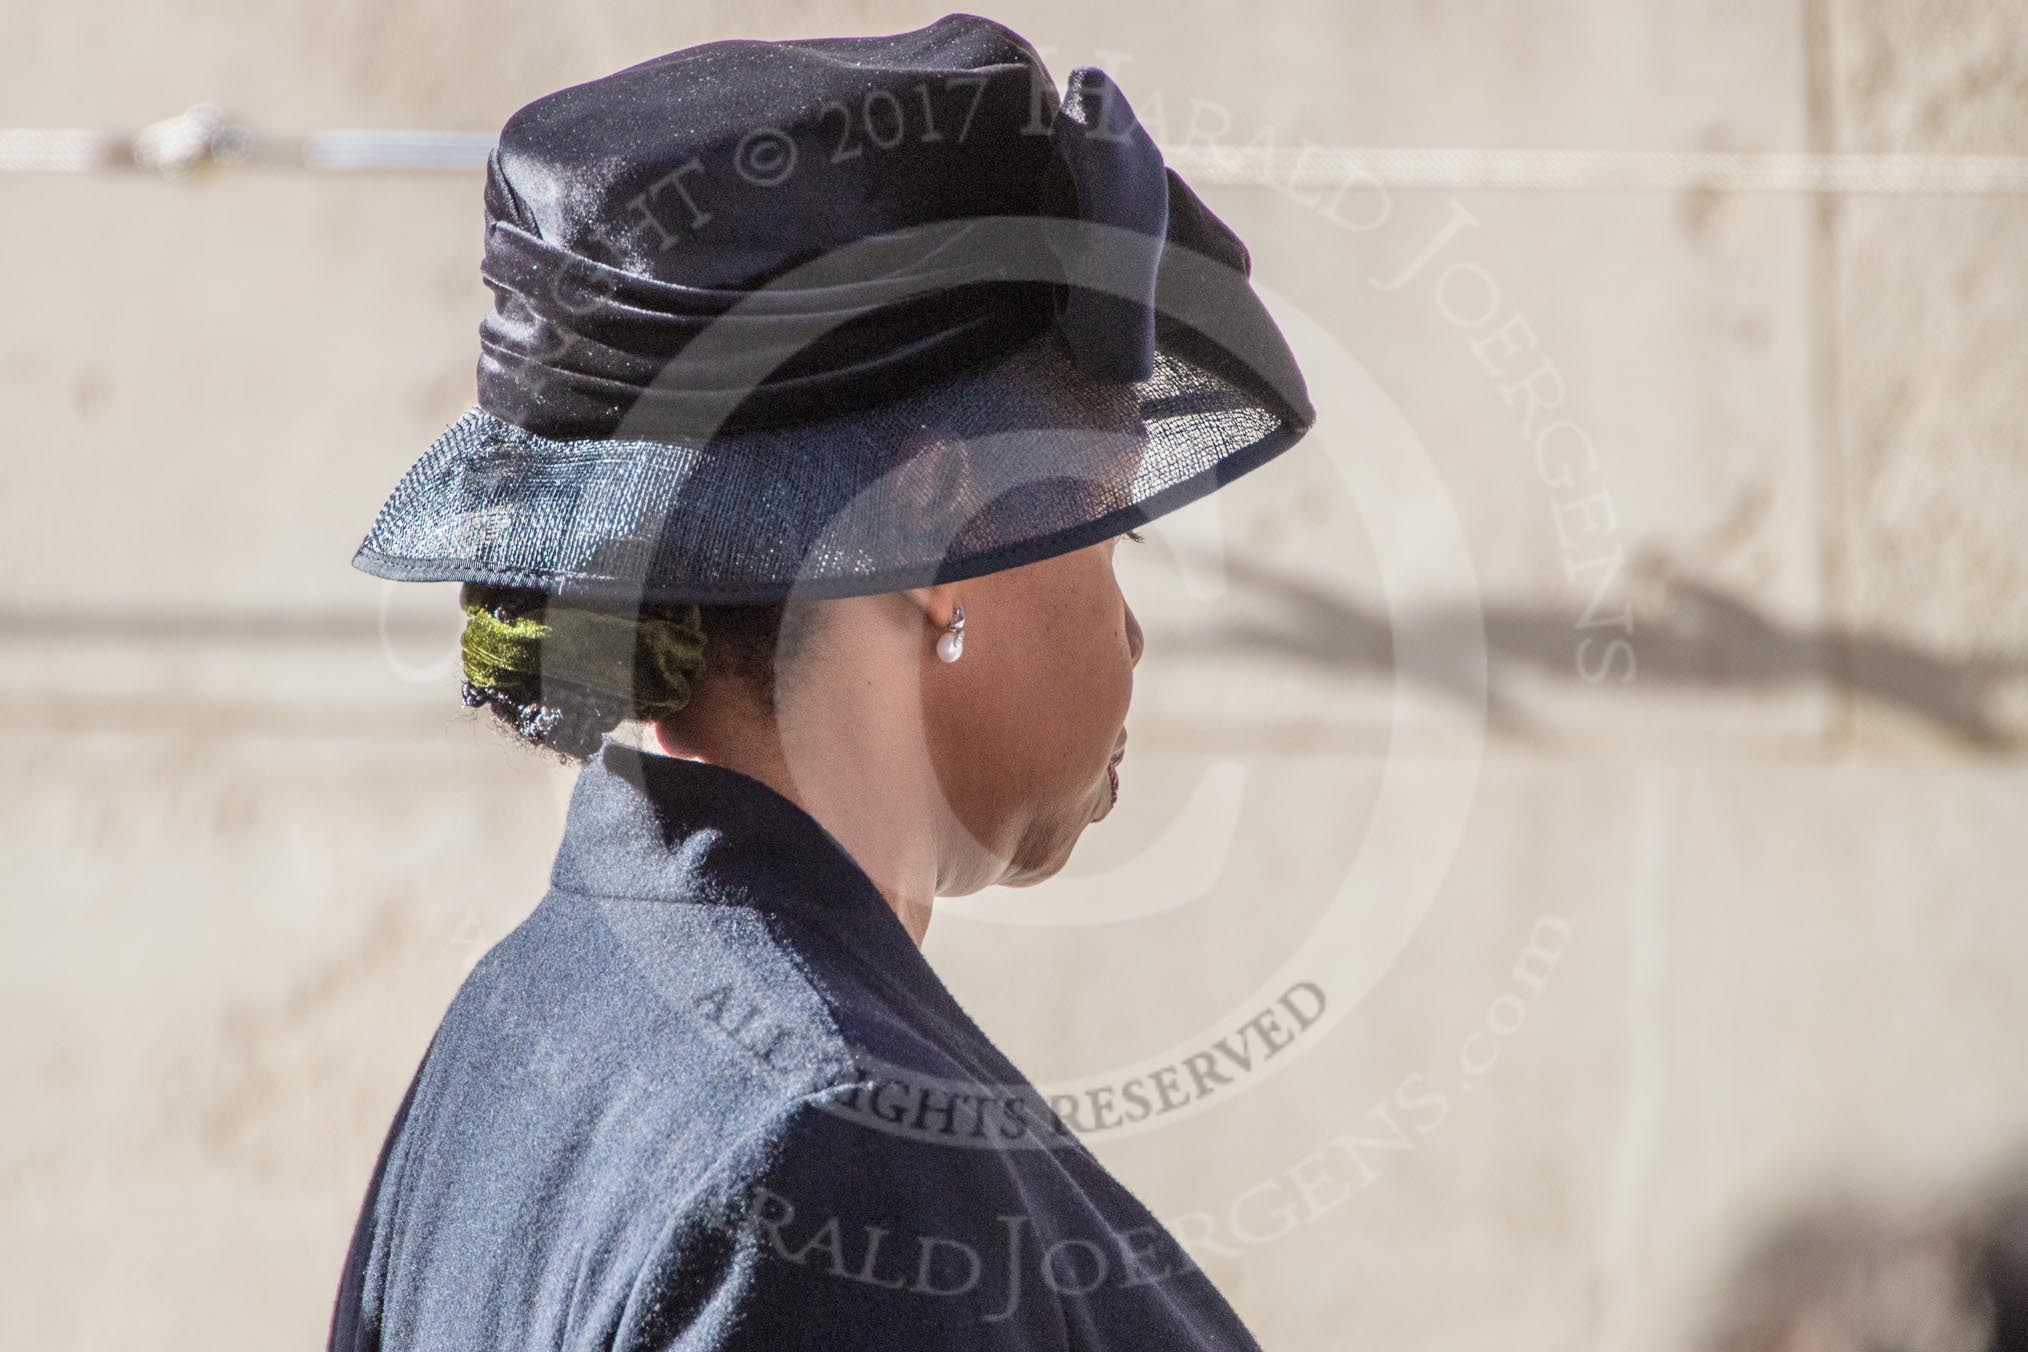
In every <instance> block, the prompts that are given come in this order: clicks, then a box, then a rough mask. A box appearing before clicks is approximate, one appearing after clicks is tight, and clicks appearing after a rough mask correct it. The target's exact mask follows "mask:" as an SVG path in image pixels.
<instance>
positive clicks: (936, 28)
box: [330, 14, 1313, 1352]
mask: <svg viewBox="0 0 2028 1352" xmlns="http://www.w3.org/2000/svg"><path fill="white" fill-rule="evenodd" d="M485 201H486V221H487V224H486V238H485V254H484V265H483V274H484V276H485V279H486V281H487V283H488V285H489V286H491V287H492V289H493V291H494V293H495V304H494V308H493V311H492V313H490V314H489V315H488V316H487V317H486V319H485V321H484V323H483V324H482V326H481V348H482V355H481V359H480V364H479V401H478V405H477V406H476V407H475V408H473V409H472V410H471V411H470V412H468V413H467V414H466V415H465V416H464V417H463V418H461V419H460V420H459V421H458V422H457V423H455V424H453V425H452V426H451V427H450V428H449V429H448V430H447V431H446V432H445V433H444V434H443V435H442V436H441V437H440V438H439V439H438V441H437V442H436V444H435V445H433V446H432V447H431V448H430V449H429V450H428V452H427V453H426V454H425V455H424V456H423V457H422V459H421V460H420V461H418V462H417V464H416V465H415V466H414V467H413V468H412V469H411V470H410V471H409V473H408V475H407V476H406V477H405V478H404V479H403V480H402V481H401V482H400V484H399V485H397V487H396V488H395V490H394V492H393V493H392V495H391V496H390V497H389V498H388V500H387V503H386V505H385V506H384V507H383V508H382V509H381V512H380V515H379V518H378V519H377V520H376V522H375V523H374V526H373V528H372V531H371V532H370V534H369V535H368V536H367V538H366V540H365V542H364V544H363V545H362V546H361V548H360V550H359V553H358V555H357V556H356V558H355V560H354V562H355V564H356V566H358V567H360V568H362V569H363V570H365V571H366V572H369V573H371V574H374V575H376V576H379V577H384V578H394V579H401V580H407V581H424V582H427V581H439V582H441V581H455V582H459V583H461V584H462V587H461V600H462V604H463V609H464V615H465V629H464V633H463V638H462V652H463V661H464V683H463V690H462V693H463V698H464V701H465V703H466V704H467V705H470V706H472V707H475V708H476V707H481V706H483V707H486V708H489V709H490V710H491V711H492V713H493V714H495V715H498V717H499V718H500V719H501V720H502V722H503V724H504V726H506V727H507V728H509V729H511V731H512V733H513V735H514V736H515V737H517V738H519V739H521V740H522V741H525V742H526V743H528V744H531V745H533V746H535V747H537V748H541V749H543V750H545V751H546V752H548V753H552V754H555V755H560V756H563V757H566V758H568V759H569V760H571V761H574V762H579V763H581V766H582V768H581V769H580V770H579V772H578V779H577V783H576V788H575V790H574V793H573V796H572V798H571V802H570V806H569V810H568V814H567V818H566V821H565V824H564V830H563V837H562V841H561V844H560V846H559V848H558V850H557V852H556V856H555V863H554V867H553V869H552V871H551V875H550V878H549V880H548V884H549V885H548V890H547V892H546V894H544V895H542V896H541V898H540V901H539V903H538V904H536V905H535V906H534V909H533V911H532V913H531V914H530V915H529V916H528V918H527V919H526V920H525V921H524V922H523V923H522V924H521V925H519V926H518V927H517V928H516V929H515V930H514V931H513V932H512V933H511V934H509V935H508V936H507V937H506V938H505V939H504V940H502V941H501V943H500V944H498V945H497V946H496V947H494V948H493V949H492V950H491V951H490V952H489V953H487V954H486V955H485V957H484V958H482V959H481V960H480V962H479V963H478V964H477V966H476V967H475V969H474V970H473V972H472V973H471V975H470V977H469V978H468V979H467V981H466V982H465V984H464V986H463V988H462V989H461V990H460V991H459V993H458V995H457V996H456V998H455V1000H454V1001H453V1003H452V1005H451V1007H450V1009H449V1010H448V1012H447V1013H446V1015H445V1017H444V1020H443V1022H442V1025H441V1026H440V1027H439V1029H438V1030H437V1033H436V1035H435V1037H434V1039H433V1041H432V1042H431V1044H430V1047H429V1050H428V1052H427V1053H426V1055H425V1056H424V1058H423V1061H422V1063H421V1065H420V1066H419V1068H418V1069H417V1071H416V1075H415V1078H414V1080H413V1082H412V1084H411V1085H410V1088H409V1091H408V1094H407V1096H406V1098H405V1099H404V1101H403V1103H402V1105H401V1107H400V1109H399V1111H398V1112H397V1114H396V1116H395V1120H394V1123H393V1125H392V1127H391V1128H390V1130H389V1133H388V1136H387V1141H386V1145H385V1147H384V1149H383V1150H382V1153H381V1157H380V1160H379V1163H378V1165H377V1166H376V1168H375V1171H374V1175H373V1178H372V1181H371V1183H370V1185H369V1187H368V1188H367V1192H366V1197H365V1202H364V1206H363V1208H362V1211H361V1214H360V1217H359V1222H358V1225H357V1227H356V1230H355V1233H354V1238H353V1244H352V1249H351V1253H350V1254H349V1256H348V1259H347V1262H346V1264H345V1270H344V1273H343V1277H342V1282H341V1287H340V1290H339V1293H338V1299H337V1303H336V1308H335V1310H334V1316H333V1320H332V1328H331V1337H330V1344H331V1346H332V1347H333V1348H334V1349H345V1350H346V1352H352V1350H353V1349H369V1348H372V1349H390V1350H392V1349H402V1350H403V1352H406V1350H407V1349H421V1348H431V1349H438V1348H472V1349H486V1352H501V1350H502V1349H521V1348H614V1349H629V1350H633V1349H678V1348H682V1349H692V1348H694V1349H706V1348H712V1349H732V1348H738V1349H765V1350H766V1352H783V1350H784V1349H798V1348H811V1349H816V1348H823V1349H843V1348H869V1349H870V1348H880V1349H884V1350H886V1352H894V1350H895V1349H914V1348H923V1349H928V1348H938V1349H949V1348H966V1349H989V1348H1024V1349H1026V1348H1035V1349H1040V1348H1104V1349H1119V1348H1178V1347H1205V1348H1214V1347H1215V1348H1251V1347H1254V1346H1255V1343H1254V1341H1253V1339H1252V1338H1251V1337H1250V1336H1249V1335H1248V1333H1247V1332H1246V1330H1245V1328H1244V1327H1243V1325H1242V1324H1241V1322H1240V1320H1239V1318H1238V1317H1237V1316H1236V1315H1235V1314H1234V1312H1233V1310H1232V1309H1231V1308H1230V1307H1229V1306H1228V1305H1227V1303H1226V1302H1225V1301H1224V1300H1223V1299H1222V1298H1221V1297H1220V1295H1219V1293H1218V1292H1217V1291H1216V1290H1215V1289H1214V1288H1213V1286H1212V1285H1211V1283H1210V1282H1209V1281H1208V1279H1207V1278H1206V1277H1205V1275H1204V1274H1203V1273H1202V1272H1201V1271H1200V1270H1199V1269H1198V1268H1197V1267H1196V1266H1195V1265H1194V1264H1193V1263H1192V1262H1191V1261H1190V1259H1189V1257H1188V1255H1187V1254H1185V1253H1184V1252H1183V1250H1182V1249H1181V1247H1180V1246H1179V1245H1178V1244H1177V1242H1176V1240H1175V1238H1174V1237H1173V1236H1172V1235H1170V1234H1169V1233H1168V1232H1167V1230H1166V1229H1164V1227H1163V1226H1162V1225H1161V1224H1159V1223H1158V1222H1157V1221H1156V1220H1155V1218H1154V1217H1153V1216H1152V1215H1151V1214H1150V1213H1149V1211H1148V1209H1147V1208H1146V1207H1145V1206H1144V1205H1143V1204H1142V1203H1141V1202H1140V1201H1139V1200H1138V1199H1137V1198H1136V1197H1135V1196H1134V1195H1133V1194H1132V1193H1130V1192H1129V1191H1128V1190H1127V1189H1126V1188H1125V1187H1124V1186H1123V1185H1122V1184H1121V1183H1120V1182H1118V1181H1117V1180H1116V1179H1114V1178H1113V1177H1112V1176H1111V1175H1110V1174H1109V1173H1108V1172H1107V1170H1106V1169H1105V1168H1104V1167H1103V1166H1102V1165H1101V1164H1100V1163H1099V1162H1098V1160H1097V1159H1095V1158H1094V1157H1093V1156H1092V1155H1091V1154H1090V1152H1089V1151H1088V1150H1087V1149H1086V1148H1085V1147H1084V1146H1083V1144H1082V1143H1081V1142H1080V1141H1079V1140H1078V1139H1077V1137H1076V1135H1075V1134H1074V1133H1073V1132H1072V1131H1071V1130H1070V1129H1069V1128H1068V1127H1067V1126H1066V1125H1065V1124H1064V1123H1063V1122H1061V1121H1060V1120H1058V1119H1057V1118H1056V1117H1055V1115H1054V1114H1053V1113H1051V1111H1050V1110H1049V1107H1048V1105H1047V1104H1046V1102H1045V1101H1044V1100H1043V1099H1042V1097H1041V1096H1040V1095H1039V1094H1038V1093H1037V1092H1036V1090H1035V1088H1034V1086H1033V1085H1032V1084H1031V1083H1030V1082H1029V1081H1028V1080H1027V1078H1026V1077H1025V1076H1024V1075H1023V1074H1022V1073H1021V1072H1020V1071H1019V1070H1018V1069H1016V1068H1015V1067H1014V1066H1013V1065H1011V1064H1010V1063H1009V1062H1008V1060H1007V1058H1006V1057H1005V1056H1004V1055H1002V1053H1001V1052H1000V1051H999V1050H998V1048H996V1047H995V1045H994V1043H993V1041H992V1040H991V1039H990V1038H989V1037H988V1036H987V1035H986V1034H985V1033H984V1032H983V1031H981V1030H980V1029H979V1027H978V1026H977V1025H976V1024H974V1023H973V1021H972V1020H971V1019H970V1018H969V1017H968V1015H967V1014H966V1012H965V1010H964V1009H963V1008H962V1007H961V1006H960V1005H959V1003H958V1002H957V1000H955V999H954V998H953V997H952V995H951V993H950V992H949V991H948V990H947V989H946V988H945V987H944V985H943V984H942V982H941V981H939V979H938V978H937V976H936V974H935V972H934V971H933V970H932V969H931V968H930V967H929V965H928V964H927V963H926V961H925V960H924V958H923V955H922V952H921V944H922V941H923V938H924V935H925V932H926V931H927V929H928V927H929V925H930V923H931V921H932V919H933V916H934V913H935V909H934V908H935V903H936V899H937V898H939V897H948V896H962V895H965V894H969V893H973V892H976V891H978V890H980V889H981V888H986V887H991V886H996V885H1003V886H1006V885H1011V886H1025V885H1029V884H1033V883H1036V882H1040V881H1042V880H1044V879H1046V878H1049V877H1050V876H1052V875H1053V874H1055V873H1056V872H1058V871H1059V870H1060V869H1061V868H1062V867H1063V865H1064V863H1065V861H1066V860H1067V859H1068V857H1069V856H1070V853H1071V851H1072V849H1073V847H1074V846H1075V845H1076V843H1077V841H1078V838H1079V836H1080V835H1081V834H1082V833H1083V831H1084V830H1085V829H1086V828H1087V827H1089V826H1090V825H1091V824H1092V823H1093V822H1096V821H1098V820H1100V819H1102V818H1103V817H1105V815H1106V814H1107V813H1108V812H1109V811H1110V810H1111V808H1112V805H1113V803H1114V801H1115V798H1116V796H1117V794H1118V793H1119V791H1120V778H1119V765H1120V761H1121V756H1122V753H1123V751H1124V748H1125V745H1126V732H1125V719H1126V715H1127V711H1128V705H1129V702H1130V700H1131V695H1132V689H1133V677H1134V670H1135V667H1136V665H1137V664H1138V663H1139V662H1140V660H1141V658H1142V654H1143V642H1142V635H1141V630H1140V626H1139V625H1138V624H1137V623H1136V621H1135V618H1134V613H1133V611H1132V609H1131V608H1130V607H1129V606H1128V604H1127V603H1126V600H1125V599H1124V598H1123V596H1122V595H1121V592H1120V589H1119V586H1118V583H1117V581H1116V580H1115V576H1114V571H1113V564H1114V555H1115V551H1116V550H1117V549H1118V548H1120V547H1122V542H1123V541H1126V542H1132V541H1135V540H1138V539H1139V538H1140V536H1139V534H1138V533H1137V532H1136V531H1135V530H1134V527H1135V526H1137V525H1140V524H1145V523H1146V522H1147V521H1149V520H1151V519H1152V518H1154V517H1156V516H1159V515H1161V514H1163V513H1166V512H1169V511H1172V510H1174V509H1175V508H1177V507H1180V506H1182V505H1184V504H1186V503H1188V502H1191V501H1194V500H1195V499H1197V498H1199V497H1202V496H1203V495H1205V494H1207V493H1209V492H1211V491H1213V490H1214V489H1216V488H1217V487H1218V486H1220V485H1222V484H1224V483H1226V482H1229V481H1230V480H1231V479H1232V478H1233V477H1235V476H1236V475H1239V474H1242V473H1245V472H1247V471H1248V470H1250V469H1253V468H1255V467H1257V466H1259V465H1260V464H1263V463H1265V462H1266V461H1267V460H1268V459H1270V458H1272V457H1273V456H1275V455H1277V454H1279V453H1280V452H1281V451H1283V450H1286V449H1287V448H1288V447H1289V446H1291V445H1293V444H1294V443H1295V442H1296V440H1297V439H1298V438H1300V437H1301V436H1302V435H1303V434H1304V432H1305V431H1307V429H1308V427H1309V425H1310V423H1311V421H1312V417H1313V415H1312V412H1311V408H1310V405H1309V402H1308V399H1307V396H1306V393H1305V390H1304V385H1303V381H1302V377H1301V375H1300V373H1299V372H1298V370H1297V368H1296V366H1295V363H1294V361H1293V360H1292V358H1291V357H1290V355H1289V352H1288V349H1287V347H1286V345H1285V344H1284V343H1283V341H1282V338H1281V335H1280V334H1279V332H1278V331H1277V330H1276V328H1275V325H1274V324H1273V322H1272V320H1270V319H1269V318H1268V316H1267V314H1266V311H1265V310H1264V308H1263V307H1262V306H1261V304H1260V302H1259V300H1258V298H1257V297H1256V296H1255V295H1254V293H1253V291H1252V289H1251V287H1250V284H1249V282H1248V274H1249V268H1250V261H1249V258H1248V255H1247V251H1246V249H1245V248H1244V247H1243V246H1242V245H1241V244H1240V242H1239V240H1238V239H1237V238H1236V237H1235V236H1234V235H1233V234H1232V233H1231V231H1230V230H1228V229H1227V228H1226V227H1225V225H1224V224H1223V223H1222V222H1221V221H1219V220H1218V219H1217V217H1215V216H1214V215H1212V214H1211V213H1210V212H1209V211H1208V210H1207V209H1206V208H1205V207H1204V206H1203V204H1202V203H1201V202H1200V201H1199V200H1198V199H1197V197H1196V196H1195V194H1194V193H1193V192H1192V191H1191V190H1190V188H1189V187H1188V186H1187V185H1186V184H1185V183H1184V182H1183V180H1182V179H1181V178H1180V177H1179V176H1178V175H1176V173H1175V172H1174V171H1173V170H1170V169H1168V168H1167V167H1166V166H1165V165H1164V164H1163V162H1162V159H1161V155H1160V152H1159V151H1158V150H1157V148H1156V146H1155V143H1154V142H1153V140H1152V139H1151V138H1150V137H1149V136H1148V134H1147V132H1146V130H1145V129H1144V128H1142V127H1141V126H1140V125H1139V123H1138V122H1137V121H1136V120H1135V117H1134V114H1133V110H1132V109H1131V107H1130V106H1129V105H1128V104H1127V101H1126V99H1125V98H1124V96H1123V95H1122V94H1121V93H1120V91H1119V90H1118V88H1117V87H1116V86H1114V85H1113V84H1112V82H1111V81H1110V80H1109V79H1108V78H1107V77H1106V76H1105V74H1104V73H1103V72H1101V71H1098V70H1096V69H1092V68H1079V69H1078V70H1076V71H1074V72H1073V73H1072V75H1071V78H1070V82H1069V86H1068V92H1067V93H1064V94H1062V95H1059V94H1058V93H1057V91H1056V89H1055V87H1054V85H1053V83H1052V81H1051V80H1050V77H1049V76H1048V73H1047V72H1046V70H1045V69H1044V67H1043V65H1042V62H1041V59H1040V58H1039V57H1038V56H1037V54H1036V52H1035V50H1034V49H1033V47H1032V46H1030V45H1029V44H1028V43H1027V42H1026V41H1025V40H1024V39H1022V38H1021V37H1019V36H1018V35H1017V34H1015V33H1013V32H1011V31H1009V30H1008V29H1007V28H1005V27H1003V26H1001V25H998V24H995V23H992V22H990V21H988V20H985V19H982V18H979V17H976V16H973V15H969V14H950V15H947V16H945V17H944V18H942V19H940V20H938V21H937V22H935V23H932V24H929V25H928V26H926V27H924V28H921V29H918V30H915V31H912V32H906V33H897V34H892V35H884V36H872V37H838V38H819V39H802V40H795V41H783V42H759V41H725V42H715V43H708V44H705V45H703V46H699V47H693V48H688V49H685V50H682V51H678V52H674V53H671V54H669V55H666V56H663V57H659V58H656V59H655V60H651V61H647V62H644V63H642V64H640V65H637V66H633V67H630V68H628V69H626V70H623V71H620V72H618V73H616V74H613V75H610V76H607V77H604V78H602V79H598V80H593V81H591V82H589V83H586V84H582V85H577V86H574V87H572V88H568V89H564V90H562V91H559V92H557V93H555V94H552V95H549V96H546V97H544V98H542V99H538V100H537V101H535V102H534V103H531V104H529V105H528V106H527V107H525V108H522V109H521V110H520V111H518V112H517V113H515V114H514V116H513V117H512V118H510V119H509V121H508V122H507V124H506V126H505V128H504V129H503V131H502V133H501V137H500V141H499V145H498V147H497V148H496V150H495V152H494V154H493V156H492V158H491V161H490V163H489V167H488V175H487V181H486V192H485ZM1125 547H1132V545H1131V543H1128V544H1127V545H1126V546H1125ZM1025 979H1027V980H1030V981H1046V976H1044V977H1037V976H1034V975H1032V974H1031V975H1029V976H1028V977H1026V978H1025Z"/></svg>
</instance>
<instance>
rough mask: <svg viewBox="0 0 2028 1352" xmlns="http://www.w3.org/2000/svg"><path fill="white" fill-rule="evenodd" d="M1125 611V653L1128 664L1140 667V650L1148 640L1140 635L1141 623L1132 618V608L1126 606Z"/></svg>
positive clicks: (1145, 645)
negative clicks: (1128, 655) (1127, 656)
mask: <svg viewBox="0 0 2028 1352" xmlns="http://www.w3.org/2000/svg"><path fill="white" fill-rule="evenodd" d="M1126 610H1127V652H1128V653H1129V654H1130V657H1129V664H1130V665H1132V666H1136V667H1138V666H1139V665H1141V650H1142V649H1143V648H1145V647H1147V646H1148V640H1147V638H1146V636H1145V635H1143V634H1142V633H1141V622H1140V621H1139V620H1137V619H1135V618H1134V608H1133V607H1132V606H1128V607H1127V608H1126Z"/></svg>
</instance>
